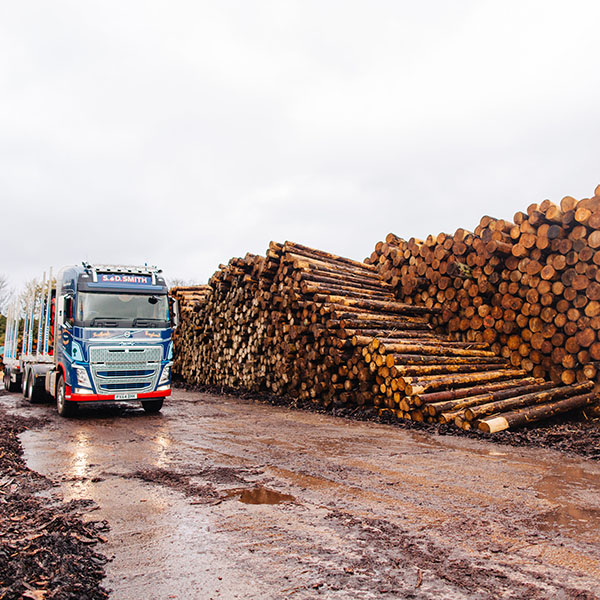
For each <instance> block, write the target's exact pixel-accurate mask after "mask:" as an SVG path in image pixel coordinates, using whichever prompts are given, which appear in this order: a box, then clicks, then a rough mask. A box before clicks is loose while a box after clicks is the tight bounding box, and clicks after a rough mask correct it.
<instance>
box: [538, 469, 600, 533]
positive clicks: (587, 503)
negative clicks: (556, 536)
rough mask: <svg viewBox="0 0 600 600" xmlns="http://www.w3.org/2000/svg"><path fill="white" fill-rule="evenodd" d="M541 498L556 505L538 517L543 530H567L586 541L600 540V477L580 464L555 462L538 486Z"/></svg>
mask: <svg viewBox="0 0 600 600" xmlns="http://www.w3.org/2000/svg"><path fill="white" fill-rule="evenodd" d="M535 489H536V492H537V495H538V497H539V498H543V499H544V500H546V501H548V502H550V503H551V504H552V505H554V508H552V509H551V510H549V511H547V512H544V513H542V514H540V515H538V516H537V518H536V519H535V521H536V523H537V524H538V526H539V528H540V529H542V530H543V531H552V530H559V531H560V530H564V531H565V532H569V533H576V534H577V535H578V536H579V537H581V538H583V539H586V540H587V541H591V542H596V541H597V531H598V529H600V508H598V497H600V479H598V474H597V473H595V472H590V471H587V470H586V469H582V468H581V467H580V466H571V465H566V464H564V465H560V464H556V465H553V467H552V472H551V473H549V474H548V475H546V476H544V477H542V479H541V480H540V481H539V482H538V483H537V485H536V486H535Z"/></svg>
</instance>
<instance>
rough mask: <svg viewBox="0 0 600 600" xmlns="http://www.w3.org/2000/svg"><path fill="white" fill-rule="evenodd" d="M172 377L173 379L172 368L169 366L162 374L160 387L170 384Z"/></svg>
mask: <svg viewBox="0 0 600 600" xmlns="http://www.w3.org/2000/svg"><path fill="white" fill-rule="evenodd" d="M170 377H171V367H170V366H169V365H167V366H166V367H165V368H164V369H163V372H162V373H161V376H160V379H159V380H158V385H165V384H167V383H169V380H170Z"/></svg>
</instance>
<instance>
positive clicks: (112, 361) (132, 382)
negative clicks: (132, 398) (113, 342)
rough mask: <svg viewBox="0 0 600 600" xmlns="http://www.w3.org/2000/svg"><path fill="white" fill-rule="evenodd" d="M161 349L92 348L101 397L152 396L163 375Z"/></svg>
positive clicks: (91, 356) (92, 361)
mask: <svg viewBox="0 0 600 600" xmlns="http://www.w3.org/2000/svg"><path fill="white" fill-rule="evenodd" d="M161 358H162V348H161V347H160V346H96V347H94V348H90V371H91V373H92V379H93V381H94V385H95V386H96V390H97V392H98V393H99V394H114V393H118V392H131V391H136V392H151V391H154V389H155V387H156V382H157V380H158V376H159V373H160V360H161Z"/></svg>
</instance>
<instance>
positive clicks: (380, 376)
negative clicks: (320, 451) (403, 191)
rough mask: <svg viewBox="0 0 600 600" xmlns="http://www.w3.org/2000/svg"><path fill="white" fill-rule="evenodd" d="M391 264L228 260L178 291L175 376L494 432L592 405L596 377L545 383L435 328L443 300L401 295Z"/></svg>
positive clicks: (283, 249)
mask: <svg viewBox="0 0 600 600" xmlns="http://www.w3.org/2000/svg"><path fill="white" fill-rule="evenodd" d="M402 244H403V242H402V241H401V240H398V239H394V243H393V244H389V247H393V248H401V246H402ZM411 244H412V246H415V247H416V243H415V242H411V243H408V244H407V245H406V248H407V249H408V248H409V247H411ZM380 256H385V257H386V260H387V257H389V256H390V253H389V252H387V253H384V252H382V253H381V254H380ZM406 258H408V257H406ZM406 258H405V260H406ZM408 262H409V263H410V260H409V261H408ZM383 264H384V261H381V262H379V261H378V265H377V266H376V265H372V264H366V263H360V262H357V261H354V260H351V259H347V258H343V257H340V256H336V255H333V254H330V253H327V252H323V251H320V250H316V249H312V248H308V247H306V246H302V245H300V244H294V243H291V242H286V243H285V244H278V243H274V242H272V243H271V245H270V247H269V249H268V251H267V254H266V256H265V257H259V256H254V255H246V257H245V258H243V259H241V258H234V259H232V260H231V261H229V263H228V264H227V265H221V266H220V269H219V271H217V272H216V273H215V275H214V276H213V277H212V278H211V280H210V282H209V286H206V287H204V288H202V290H198V292H197V293H195V291H194V290H193V289H189V288H179V289H176V290H174V293H175V295H176V296H177V297H178V298H179V299H180V302H181V303H182V304H183V305H184V308H183V309H182V316H183V324H182V327H181V328H180V330H179V331H178V332H177V334H176V341H175V343H176V356H177V358H176V360H175V364H174V367H173V368H174V373H175V374H176V375H179V376H180V377H182V378H183V379H184V380H185V381H186V382H187V383H189V384H193V385H211V386H221V387H227V388H236V389H248V390H256V391H268V392H271V393H274V394H277V395H280V396H283V395H287V396H289V397H292V398H297V399H302V400H304V401H310V402H312V403H314V404H316V405H320V406H324V407H331V406H363V405H373V406H376V407H379V408H380V409H381V410H392V411H394V413H395V414H396V415H398V416H400V417H403V418H410V419H416V420H427V421H429V422H436V421H441V422H454V423H456V424H458V425H459V426H462V427H464V428H470V427H472V426H474V425H477V426H479V427H480V428H482V429H486V428H487V430H489V431H498V430H500V429H503V428H506V427H508V426H511V425H512V424H521V423H523V422H527V420H537V419H540V418H543V417H544V416H548V415H551V414H554V413H558V412H561V411H564V410H570V409H572V408H577V407H579V406H584V405H586V404H589V403H592V402H595V401H596V396H595V395H594V394H593V393H591V391H590V388H591V387H592V386H591V385H590V384H583V387H582V386H581V385H580V386H579V387H578V386H576V385H574V386H564V385H559V386H556V385H554V384H551V383H550V384H549V383H546V382H545V381H544V380H542V379H540V378H539V377H535V376H531V375H530V373H529V372H528V370H527V369H523V368H522V367H521V365H514V364H511V361H510V360H507V358H505V357H502V356H497V353H496V352H494V351H493V349H491V348H490V346H489V345H488V343H487V341H486V340H485V339H484V338H481V339H477V336H469V335H465V336H464V339H456V336H449V335H447V334H444V333H441V332H440V331H436V330H435V329H434V327H433V326H432V322H436V323H437V324H438V325H439V324H440V323H443V322H446V323H447V322H449V319H448V318H447V314H446V311H447V310H448V308H447V306H446V305H444V304H443V303H442V302H438V301H437V300H436V301H435V302H432V301H431V298H432V297H431V296H427V297H426V296H425V294H424V292H426V293H427V294H429V293H430V291H431V290H429V289H428V290H424V291H420V292H418V293H420V294H421V296H420V297H419V298H416V296H415V295H413V296H409V295H408V294H407V295H406V296H405V298H406V300H405V301H399V300H398V298H397V288H398V281H394V279H393V277H397V276H398V275H393V276H392V277H391V278H390V277H387V276H386V277H385V279H386V280H384V278H382V276H381V274H380V272H381V271H383V272H384V273H385V269H382V265H383ZM410 266H412V263H411V265H410ZM400 275H404V274H403V273H400ZM425 275H426V273H425V272H424V273H423V276H425ZM415 290H416V288H415ZM436 303H438V305H436ZM467 409H470V410H471V411H472V412H467ZM489 419H495V420H492V421H489ZM502 419H503V420H502Z"/></svg>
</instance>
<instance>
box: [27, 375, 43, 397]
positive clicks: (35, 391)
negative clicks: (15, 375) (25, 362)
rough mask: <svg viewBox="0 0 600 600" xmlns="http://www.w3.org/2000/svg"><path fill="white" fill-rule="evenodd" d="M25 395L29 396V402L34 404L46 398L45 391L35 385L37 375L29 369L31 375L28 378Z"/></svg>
mask: <svg viewBox="0 0 600 600" xmlns="http://www.w3.org/2000/svg"><path fill="white" fill-rule="evenodd" d="M23 395H24V396H25V394H23ZM25 397H26V398H29V402H31V403H32V404H35V403H36V402H41V401H42V400H43V399H44V392H43V391H42V390H40V388H39V387H36V385H35V376H34V374H33V371H29V377H28V378H27V395H26V396H25Z"/></svg>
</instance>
